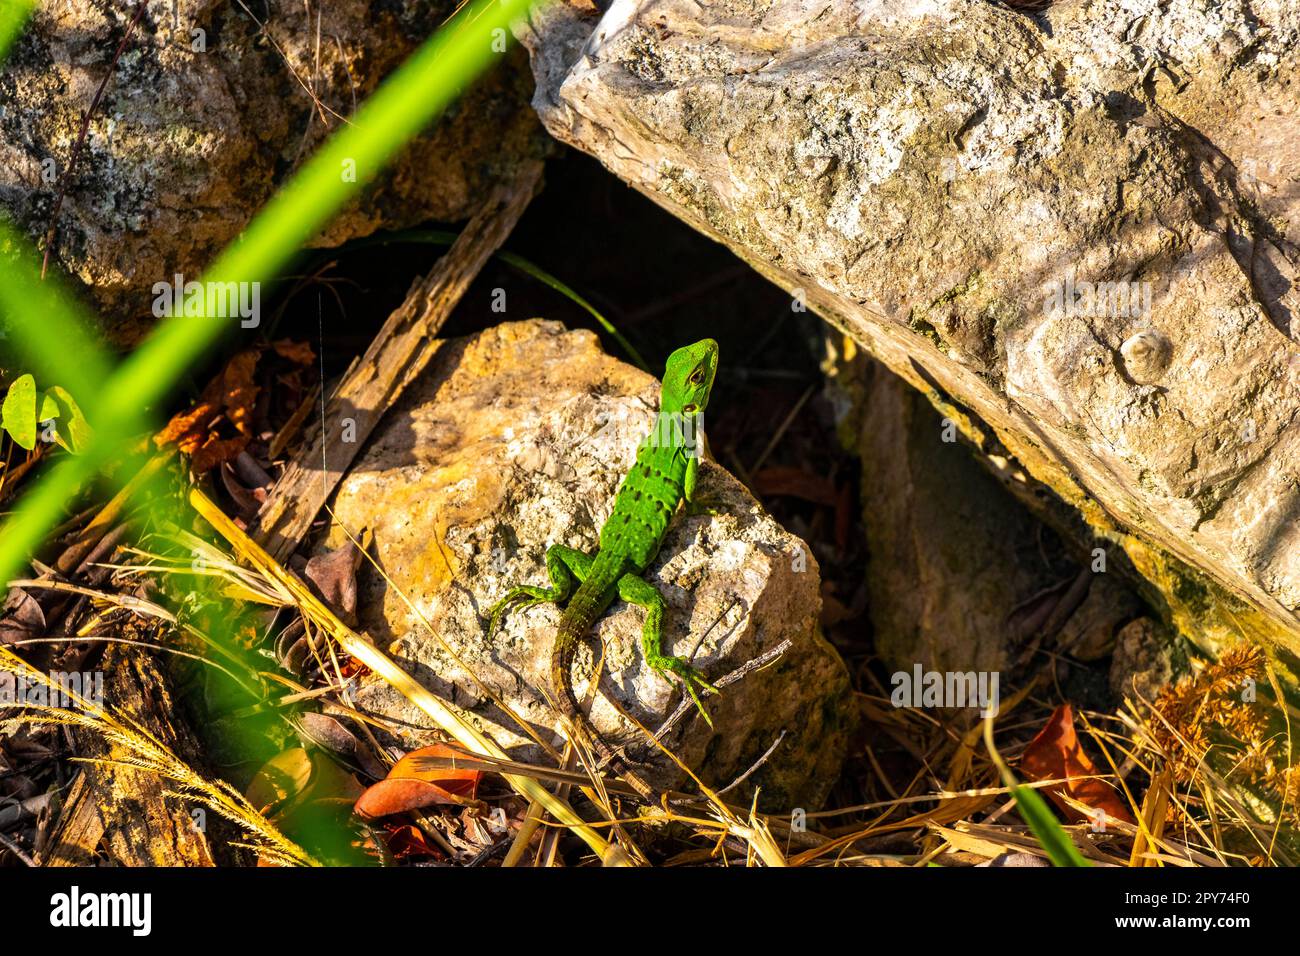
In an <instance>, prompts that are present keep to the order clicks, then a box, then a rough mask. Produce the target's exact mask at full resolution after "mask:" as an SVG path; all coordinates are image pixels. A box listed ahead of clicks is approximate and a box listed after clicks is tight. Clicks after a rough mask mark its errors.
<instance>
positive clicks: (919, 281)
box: [521, 0, 1300, 662]
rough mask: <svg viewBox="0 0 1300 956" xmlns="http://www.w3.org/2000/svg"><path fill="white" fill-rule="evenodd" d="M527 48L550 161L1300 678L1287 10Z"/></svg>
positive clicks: (678, 31) (973, 17) (1299, 382)
mask: <svg viewBox="0 0 1300 956" xmlns="http://www.w3.org/2000/svg"><path fill="white" fill-rule="evenodd" d="M521 36H523V38H524V39H525V41H526V42H527V43H528V44H529V46H530V49H531V50H532V52H533V69H534V73H535V75H536V77H537V80H538V90H537V93H536V95H535V97H534V106H535V107H536V108H537V110H538V112H539V114H540V115H541V117H542V120H543V122H544V123H545V124H546V127H547V129H548V130H549V131H550V132H551V133H552V134H553V135H554V136H556V137H557V138H559V139H561V140H563V141H564V142H567V143H570V144H572V145H574V146H576V147H577V148H579V149H582V150H584V151H586V152H588V153H591V154H592V155H594V156H596V157H597V158H599V159H600V160H601V162H603V163H604V164H605V165H606V166H607V167H609V168H610V169H611V170H612V171H614V172H615V173H617V174H618V175H619V176H621V177H623V178H624V179H625V180H627V181H628V182H629V183H631V184H632V185H634V186H636V187H637V188H638V189H641V190H642V191H644V192H645V193H646V194H647V195H649V196H651V197H652V198H654V199H655V200H657V201H658V202H660V203H661V204H662V205H664V206H665V207H666V208H668V209H669V210H671V211H672V212H673V213H675V214H676V215H678V216H680V217H681V218H683V219H684V220H685V221H687V222H689V223H690V224H692V225H693V226H695V227H696V228H698V229H700V230H701V231H703V232H705V233H707V234H709V235H711V236H714V237H715V238H717V239H718V240H719V241H721V242H724V243H726V244H727V245H728V246H729V247H730V248H731V249H732V250H734V251H735V252H736V253H737V254H738V255H740V256H741V257H742V258H744V259H746V260H747V261H749V262H750V263H751V264H753V265H754V266H755V268H757V269H758V270H760V271H761V272H763V273H764V274H765V275H767V276H769V277H770V278H772V279H773V280H774V281H776V282H778V283H779V284H781V285H782V286H783V287H785V288H787V289H789V290H790V291H791V292H792V294H794V295H795V296H797V298H798V300H799V301H801V302H805V303H807V304H808V305H809V306H810V307H811V308H813V309H815V310H816V311H817V312H818V313H819V314H821V315H823V316H825V317H826V318H827V319H829V320H831V321H832V322H834V323H835V324H836V325H838V326H839V327H840V328H841V329H842V330H843V331H845V332H846V333H848V334H849V335H851V336H852V337H853V338H854V339H855V340H856V341H857V342H859V343H860V344H862V345H863V346H865V347H866V348H867V349H868V350H869V351H871V352H872V354H874V355H875V356H876V357H877V358H879V359H880V360H881V361H883V362H884V363H885V364H886V365H888V366H889V367H890V368H891V369H893V370H894V371H895V372H896V373H898V374H899V375H901V376H903V377H904V378H906V379H907V380H908V381H909V382H911V383H912V384H913V385H915V386H916V387H918V388H921V389H923V390H926V391H933V392H938V393H940V394H942V395H943V396H945V398H947V399H948V400H950V401H951V402H952V403H954V404H957V405H960V406H961V407H963V408H964V409H966V410H968V411H969V413H970V414H972V415H974V416H976V417H978V418H979V419H981V420H982V421H983V422H984V423H985V424H986V425H987V426H989V427H990V428H991V429H992V431H993V432H994V433H995V434H996V436H997V438H998V440H999V441H1001V443H1002V444H1003V445H1004V446H1005V448H1006V449H1007V450H1008V451H1009V452H1010V453H1011V455H1012V456H1014V457H1015V458H1016V459H1017V460H1018V461H1019V462H1020V463H1021V464H1022V465H1023V466H1024V468H1025V469H1026V470H1027V471H1028V472H1029V473H1030V474H1032V475H1033V476H1034V477H1035V478H1037V479H1039V480H1040V481H1042V482H1044V483H1045V484H1047V485H1048V486H1050V487H1051V488H1052V489H1054V490H1055V491H1057V492H1058V493H1059V494H1060V495H1061V497H1062V498H1064V499H1065V500H1066V501H1068V502H1069V503H1070V504H1072V505H1074V506H1076V507H1077V508H1078V509H1079V510H1080V512H1081V513H1083V514H1084V515H1085V516H1086V517H1087V519H1088V520H1089V522H1090V523H1091V524H1092V525H1093V526H1094V527H1095V528H1097V529H1099V530H1100V531H1101V532H1102V533H1103V534H1105V535H1107V536H1110V537H1112V538H1114V539H1115V540H1117V541H1119V542H1120V543H1122V544H1123V546H1124V547H1125V549H1126V550H1127V551H1128V552H1129V554H1130V556H1131V557H1132V559H1133V562H1134V564H1135V565H1137V566H1138V567H1140V568H1142V569H1143V573H1144V574H1147V575H1148V577H1150V578H1152V579H1154V580H1157V581H1159V582H1160V584H1161V586H1162V587H1163V588H1164V591H1165V594H1166V596H1167V598H1168V601H1169V603H1170V604H1171V606H1173V607H1174V614H1175V616H1178V614H1179V613H1181V614H1182V615H1183V618H1182V620H1183V623H1184V624H1185V625H1186V627H1187V628H1188V629H1189V633H1191V634H1193V635H1194V636H1196V637H1197V638H1198V639H1199V638H1209V639H1211V641H1210V642H1211V643H1214V642H1215V641H1216V640H1217V639H1218V638H1223V639H1224V640H1228V639H1234V640H1235V639H1236V638H1237V636H1238V635H1239V634H1240V633H1242V632H1243V631H1248V632H1251V633H1254V634H1255V635H1256V636H1260V637H1265V636H1267V637H1271V638H1275V639H1276V640H1277V641H1278V642H1279V643H1281V644H1283V645H1285V646H1287V647H1288V648H1290V649H1291V650H1292V651H1293V652H1297V653H1300V619H1298V618H1297V612H1300V521H1297V519H1298V518H1300V415H1298V414H1297V412H1300V344H1298V343H1300V318H1297V317H1298V316H1300V292H1298V291H1297V290H1298V288H1300V287H1298V286H1297V284H1296V281H1295V280H1296V276H1297V274H1298V273H1300V251H1298V250H1300V123H1297V119H1296V117H1297V116H1298V115H1300V83H1297V82H1296V78H1297V76H1300V10H1297V8H1296V5H1295V4H1294V3H1287V2H1282V0H1261V2H1259V3H1250V4H1246V3H1238V2H1225V3H1221V4H1220V3H1213V4H1208V3H1205V2H1203V0H1160V2H1157V0H1061V2H1058V3H1053V4H1052V5H1051V6H1050V7H1048V8H1047V9H1046V10H1045V11H1044V12H1043V13H1042V14H1041V15H1040V16H1030V15H1027V14H1025V13H1022V12H1018V11H1015V10H1011V9H1007V8H1006V7H1004V6H998V5H995V4H993V3H987V2H984V0H927V2H916V0H869V2H851V0H815V2H810V0H737V2H734V3H726V4H700V3H696V2H693V0H654V2H644V0H615V2H614V3H613V4H612V5H611V6H610V8H609V9H608V11H606V12H605V13H604V14H603V16H601V17H600V18H599V19H598V20H597V19H596V18H594V17H586V16H584V15H583V14H581V13H579V12H578V11H576V10H575V9H574V8H573V7H571V6H567V5H564V4H553V5H550V6H547V7H545V8H543V9H542V10H540V11H538V12H537V13H536V14H535V15H534V20H533V21H532V23H531V25H530V27H529V28H527V29H523V30H521ZM1167 558H1168V560H1167ZM1187 566H1190V567H1191V568H1195V569H1197V570H1198V571H1199V572H1201V574H1203V575H1205V576H1208V578H1210V579H1213V581H1215V582H1217V584H1218V585H1219V586H1220V588H1221V589H1222V590H1223V591H1225V592H1226V593H1227V594H1230V595H1231V599H1230V600H1227V601H1225V600H1224V599H1222V598H1220V597H1218V596H1215V595H1211V596H1210V597H1208V598H1203V597H1202V596H1204V595H1206V593H1207V592H1206V588H1205V587H1204V586H1203V584H1202V583H1201V582H1200V580H1199V577H1197V576H1196V575H1193V576H1191V577H1189V576H1188V575H1186V574H1184V573H1183V571H1182V570H1181V568H1183V567H1187ZM1234 601H1235V602H1238V603H1239V604H1240V606H1239V607H1238V606H1229V605H1232V602H1234ZM1216 606H1217V608H1218V610H1223V609H1224V608H1227V610H1228V612H1230V613H1229V614H1228V617H1230V618H1232V620H1230V621H1226V622H1223V623H1222V624H1221V625H1216V624H1214V623H1213V622H1212V621H1210V620H1209V619H1210V618H1212V617H1214V616H1215V614H1216V613H1218V611H1216ZM1180 608H1181V611H1180V610H1179V609H1180ZM1247 610H1249V612H1250V613H1246V611H1247ZM1246 618H1251V620H1250V621H1249V622H1248V623H1243V621H1245V619H1246ZM1216 628H1218V633H1214V632H1215V629H1216ZM1295 660H1296V659H1295V658H1292V661H1293V662H1294V661H1295Z"/></svg>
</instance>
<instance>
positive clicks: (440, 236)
mask: <svg viewBox="0 0 1300 956" xmlns="http://www.w3.org/2000/svg"><path fill="white" fill-rule="evenodd" d="M455 241H456V233H454V232H445V231H443V230H441V229H404V230H402V231H400V232H395V233H392V234H391V235H388V236H382V237H378V238H374V239H362V240H360V241H359V242H355V243H351V244H350V247H351V248H354V249H360V248H364V247H365V246H384V245H389V244H391V243H395V242H424V243H429V244H430V245H435V246H450V245H451V244H452V243H453V242H455ZM495 258H497V259H500V260H501V261H502V262H504V263H506V264H507V265H509V266H511V267H512V268H514V269H518V270H519V271H520V272H522V273H523V274H524V275H526V276H529V277H531V278H533V279H536V280H537V281H538V282H540V283H542V284H543V285H546V286H549V287H550V288H552V289H554V290H555V291H556V292H558V293H560V295H562V296H564V297H565V298H566V299H568V300H569V301H570V302H572V303H573V304H574V305H576V306H578V308H580V309H583V310H584V311H585V312H586V313H587V314H588V315H590V316H591V317H592V318H593V319H595V320H596V321H597V322H598V323H599V324H600V327H601V328H602V329H604V330H605V331H606V332H608V333H609V336H610V338H612V339H613V340H614V341H615V342H617V343H618V344H619V347H620V348H622V349H623V351H624V352H626V353H627V355H628V357H629V358H630V359H632V361H633V362H635V363H636V365H637V366H638V367H639V368H640V369H641V370H642V371H643V372H650V374H652V375H653V374H654V373H653V372H651V370H650V366H649V365H648V364H646V360H645V359H644V358H642V357H641V353H640V352H638V351H637V350H636V349H635V348H633V347H632V343H631V342H629V341H628V340H627V339H626V338H624V337H623V333H622V332H620V331H619V330H618V329H617V328H616V327H615V326H614V323H613V322H611V321H610V320H609V319H607V318H605V316H603V315H602V314H601V313H600V312H599V311H597V309H596V307H595V306H594V305H592V304H591V303H590V302H588V301H587V300H586V299H584V298H583V297H582V296H580V295H579V294H578V293H577V292H576V291H574V290H573V289H572V288H570V287H569V286H568V285H566V284H565V283H564V282H562V281H560V280H559V279H557V278H556V277H555V276H554V275H552V274H551V273H549V272H547V271H546V270H545V269H543V268H542V267H541V266H539V265H536V264H535V263H534V262H532V261H531V260H529V259H525V258H524V257H523V256H519V255H515V254H514V253H513V252H505V251H501V252H497V253H496V254H495Z"/></svg>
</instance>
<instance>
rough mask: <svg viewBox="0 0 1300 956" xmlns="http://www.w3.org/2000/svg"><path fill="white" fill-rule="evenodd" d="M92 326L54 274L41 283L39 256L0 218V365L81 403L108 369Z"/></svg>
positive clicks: (24, 238)
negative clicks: (57, 388)
mask: <svg viewBox="0 0 1300 956" xmlns="http://www.w3.org/2000/svg"><path fill="white" fill-rule="evenodd" d="M93 329H94V326H93V325H92V324H91V323H90V322H89V320H88V319H87V317H86V316H85V315H84V314H82V312H81V310H80V309H79V308H77V306H76V305H75V299H74V298H73V296H72V294H71V293H70V292H69V291H68V290H67V289H66V288H63V287H62V283H61V282H60V281H59V279H58V277H57V276H54V275H49V276H46V278H45V281H43V282H42V281H41V260H40V257H39V256H38V255H36V254H35V251H34V249H33V248H32V246H31V243H29V242H28V241H27V239H26V237H25V236H23V235H22V234H20V233H19V232H18V231H17V230H16V229H14V228H13V226H11V225H10V224H9V222H8V221H7V220H6V219H5V218H4V217H3V216H0V368H4V369H6V370H7V371H10V372H13V371H19V372H31V373H32V374H33V375H35V376H36V384H37V385H39V386H40V387H41V388H42V389H45V388H49V387H50V386H51V385H62V386H63V387H64V388H66V389H67V390H68V391H70V392H72V394H73V395H75V396H78V400H79V403H81V401H80V399H81V398H84V397H87V396H93V395H94V394H96V393H97V392H98V390H99V389H100V388H102V387H103V384H104V382H105V381H107V379H108V376H109V373H110V371H111V366H110V365H109V362H108V359H107V357H106V356H105V355H104V353H103V351H102V350H101V348H100V346H99V344H98V342H97V341H96V339H97V334H96V333H95V332H93V331H92V330H93ZM19 356H21V358H19ZM82 404H84V403H82ZM90 407H91V408H93V407H94V405H93V403H90Z"/></svg>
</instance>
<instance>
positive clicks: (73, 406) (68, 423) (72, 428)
mask: <svg viewBox="0 0 1300 956" xmlns="http://www.w3.org/2000/svg"><path fill="white" fill-rule="evenodd" d="M46 394H47V395H49V396H50V397H52V398H53V399H54V401H55V402H57V403H58V406H59V414H58V415H57V416H55V418H56V419H57V420H56V422H55V427H56V428H57V429H58V431H57V434H56V435H55V439H56V440H57V441H58V443H59V444H60V445H62V446H63V447H64V448H66V449H67V450H68V451H70V452H72V453H73V454H74V455H75V454H77V453H79V452H80V451H81V450H82V449H83V448H85V447H86V443H87V442H89V441H90V424H89V423H88V422H87V421H86V416H85V415H83V414H81V407H80V406H79V405H78V404H77V400H76V399H74V398H73V397H72V394H71V393H70V392H69V391H68V390H67V389H66V388H63V387H62V386H60V385H55V386H54V387H53V388H51V389H50V390H49V391H48V392H47V393H46Z"/></svg>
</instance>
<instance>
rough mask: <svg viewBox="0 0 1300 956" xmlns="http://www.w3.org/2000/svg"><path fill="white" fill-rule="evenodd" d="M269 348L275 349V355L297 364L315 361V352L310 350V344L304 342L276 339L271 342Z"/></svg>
mask: <svg viewBox="0 0 1300 956" xmlns="http://www.w3.org/2000/svg"><path fill="white" fill-rule="evenodd" d="M271 348H273V349H275V354H276V355H279V356H280V357H281V358H287V359H288V360H289V361H290V362H296V363H297V364H299V365H311V364H312V363H314V362H315V361H316V353H315V352H313V351H312V349H311V346H310V345H309V344H307V343H306V342H295V341H293V340H292V339H277V340H276V341H274V342H272V343H271Z"/></svg>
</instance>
